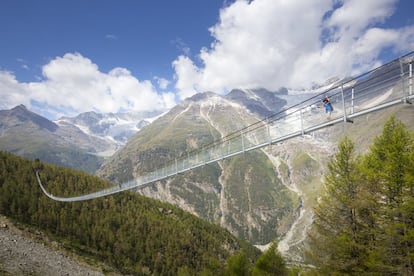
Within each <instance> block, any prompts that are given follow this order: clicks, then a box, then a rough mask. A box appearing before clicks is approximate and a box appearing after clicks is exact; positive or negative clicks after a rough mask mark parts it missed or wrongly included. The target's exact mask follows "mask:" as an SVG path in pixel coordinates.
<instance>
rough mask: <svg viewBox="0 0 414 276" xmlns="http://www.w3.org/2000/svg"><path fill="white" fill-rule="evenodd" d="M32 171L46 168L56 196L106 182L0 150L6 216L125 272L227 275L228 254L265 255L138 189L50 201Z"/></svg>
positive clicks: (0, 197)
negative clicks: (62, 201) (86, 198)
mask: <svg viewBox="0 0 414 276" xmlns="http://www.w3.org/2000/svg"><path fill="white" fill-rule="evenodd" d="M34 168H41V177H42V180H43V181H44V183H45V184H46V186H47V189H48V190H49V191H51V192H52V193H53V194H55V195H61V196H63V195H70V194H78V193H82V192H83V191H85V190H90V189H93V188H95V189H96V188H98V187H103V186H106V185H108V184H107V183H106V182H104V181H102V180H100V179H98V178H96V177H93V176H90V175H87V174H85V173H82V172H78V171H73V170H69V169H64V168H60V167H56V166H51V165H47V164H42V163H40V162H38V161H37V162H36V161H29V160H26V159H22V158H19V157H17V156H14V155H12V154H9V153H5V152H0V213H1V214H4V215H6V216H8V217H10V218H12V219H14V220H16V221H19V222H21V223H24V224H27V225H31V226H33V227H36V228H38V229H41V230H43V231H45V232H47V233H49V234H51V235H53V236H54V237H55V238H57V239H58V240H60V241H61V242H63V243H64V244H65V245H66V246H67V247H70V248H73V249H75V250H76V251H77V252H78V253H81V254H83V255H87V256H89V257H93V258H96V259H99V260H101V261H105V262H107V263H108V264H111V265H112V266H114V267H116V268H117V269H119V270H120V271H121V272H122V273H132V274H145V273H149V274H156V275H176V274H177V273H179V272H186V273H188V274H189V275H194V274H197V273H200V272H203V271H204V272H210V273H215V274H221V273H222V272H223V270H224V267H225V261H226V259H227V258H228V257H230V256H232V255H235V254H238V253H240V252H243V254H245V255H246V256H247V258H248V259H249V260H250V262H251V263H253V262H254V261H255V260H256V259H257V257H258V255H259V254H260V252H259V251H258V250H257V249H256V248H254V247H253V246H251V245H249V244H247V243H244V242H242V241H240V240H238V239H236V238H235V237H234V236H232V235H231V234H230V233H229V232H228V231H226V230H224V229H222V228H220V227H217V226H215V225H212V224H210V223H208V222H206V221H203V220H200V219H198V218H196V217H195V216H193V215H191V214H189V213H186V212H184V211H183V210H181V209H179V208H177V207H175V206H172V205H170V204H165V203H161V202H159V201H155V200H152V199H148V198H145V197H142V196H140V195H138V194H135V193H129V192H125V193H120V194H117V195H115V196H110V197H106V198H101V199H97V200H91V201H85V202H75V203H60V202H55V201H52V200H50V199H49V198H47V197H46V196H44V195H43V194H42V192H41V190H40V188H39V187H38V185H37V184H36V179H35V174H34Z"/></svg>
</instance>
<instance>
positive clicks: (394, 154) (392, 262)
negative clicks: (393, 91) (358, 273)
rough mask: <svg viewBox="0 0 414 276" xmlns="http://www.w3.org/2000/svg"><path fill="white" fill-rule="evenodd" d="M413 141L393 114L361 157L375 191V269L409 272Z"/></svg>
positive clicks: (413, 255)
mask: <svg viewBox="0 0 414 276" xmlns="http://www.w3.org/2000/svg"><path fill="white" fill-rule="evenodd" d="M413 150H414V142H413V138H412V136H411V135H410V133H409V132H408V131H407V130H406V127H405V126H404V125H403V124H402V123H401V122H400V121H398V120H397V119H396V118H395V117H394V116H392V117H391V118H390V119H389V120H388V121H387V122H386V124H385V125H384V130H383V132H382V134H381V135H380V136H378V137H376V138H375V141H374V144H373V145H372V147H371V149H370V153H368V154H367V156H366V158H365V160H364V166H365V172H366V178H367V183H368V184H369V185H370V186H372V187H376V188H375V190H376V193H378V195H377V198H378V203H379V204H378V206H379V208H378V209H377V215H376V217H377V220H378V226H379V227H378V229H377V235H376V238H375V240H374V241H375V242H374V243H373V246H372V250H371V263H372V266H373V267H372V268H373V270H374V271H377V272H381V273H389V274H398V275H412V274H413V273H414V271H413V261H414V237H413V234H414V233H413V231H414V230H413V229H414V199H413V196H414V193H413V185H414V183H413V179H414V169H413V167H414V154H413Z"/></svg>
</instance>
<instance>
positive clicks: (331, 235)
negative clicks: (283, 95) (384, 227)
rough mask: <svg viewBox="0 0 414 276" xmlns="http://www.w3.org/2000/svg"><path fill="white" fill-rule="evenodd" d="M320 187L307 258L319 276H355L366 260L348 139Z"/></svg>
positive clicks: (355, 163)
mask: <svg viewBox="0 0 414 276" xmlns="http://www.w3.org/2000/svg"><path fill="white" fill-rule="evenodd" d="M324 184H325V186H324V187H325V193H324V194H323V195H322V197H321V198H320V201H319V203H318V205H317V207H316V208H315V220H314V224H313V226H314V228H313V231H311V233H310V234H309V236H310V245H311V251H312V253H311V254H310V258H311V260H312V261H313V262H314V263H315V264H316V265H317V266H318V267H319V268H320V269H321V272H322V273H323V274H324V273H332V272H338V273H345V274H357V273H358V272H359V271H361V269H363V265H362V264H363V263H364V259H365V257H366V252H365V246H364V242H363V241H364V240H365V233H366V232H365V229H364V225H363V224H362V223H361V220H360V217H359V216H360V214H359V213H360V205H359V194H360V190H361V183H360V175H359V173H358V161H357V157H356V156H355V153H354V144H353V142H352V141H351V140H350V139H349V138H348V137H345V138H344V139H343V140H342V141H341V142H340V143H339V146H338V152H337V154H336V155H335V156H334V158H332V159H331V160H330V161H329V163H328V173H327V174H326V175H325V179H324Z"/></svg>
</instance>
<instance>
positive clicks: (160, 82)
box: [154, 77, 170, 90]
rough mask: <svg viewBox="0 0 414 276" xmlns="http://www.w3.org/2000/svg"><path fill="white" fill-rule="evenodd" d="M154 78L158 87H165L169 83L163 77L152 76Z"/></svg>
mask: <svg viewBox="0 0 414 276" xmlns="http://www.w3.org/2000/svg"><path fill="white" fill-rule="evenodd" d="M154 79H155V80H156V81H157V84H158V87H159V88H160V89H162V90H165V89H167V87H168V85H169V84H170V81H169V80H167V79H164V78H160V77H154Z"/></svg>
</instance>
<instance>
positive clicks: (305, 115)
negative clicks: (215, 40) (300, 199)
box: [36, 52, 414, 202]
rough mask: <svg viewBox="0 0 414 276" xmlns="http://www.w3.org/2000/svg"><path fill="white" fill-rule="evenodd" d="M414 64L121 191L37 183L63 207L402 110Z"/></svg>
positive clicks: (333, 92) (352, 84) (385, 71)
mask: <svg viewBox="0 0 414 276" xmlns="http://www.w3.org/2000/svg"><path fill="white" fill-rule="evenodd" d="M413 61H414V52H411V53H408V54H406V55H404V56H402V57H400V58H398V59H395V60H393V61H391V62H389V63H387V64H384V65H382V66H381V67H378V68H376V69H374V70H372V71H369V72H367V73H365V74H362V75H360V76H358V77H355V78H352V79H349V80H346V81H344V82H342V83H340V84H337V85H335V86H333V87H331V88H329V89H327V90H325V91H322V92H321V93H320V94H318V95H317V96H313V97H311V98H309V99H307V100H306V101H303V102H301V103H299V104H296V105H294V106H291V107H289V108H286V109H284V110H282V111H281V112H278V113H276V114H274V115H272V116H270V117H268V118H266V119H265V120H262V121H260V122H258V123H255V124H252V125H249V126H248V127H246V128H244V129H241V130H239V131H237V132H234V133H232V134H230V135H228V136H226V137H223V138H221V139H220V140H217V141H215V142H213V143H211V144H208V145H205V146H203V147H202V148H200V149H198V150H197V151H193V152H188V153H187V154H186V155H187V156H186V157H184V158H180V159H175V160H174V161H173V162H171V163H169V164H167V165H166V166H164V167H162V168H159V169H157V170H155V171H153V172H151V173H148V174H146V175H142V176H140V177H138V178H136V179H134V180H131V181H129V182H125V183H122V184H120V185H116V186H112V187H110V188H106V189H102V190H100V191H97V192H93V193H89V194H84V195H79V196H73V197H59V196H55V195H52V194H50V193H48V192H47V190H46V189H45V187H44V186H43V184H42V182H41V179H40V175H39V172H38V171H36V177H37V181H38V183H39V186H40V188H41V189H42V191H43V192H44V193H45V195H46V196H48V197H49V198H51V199H53V200H56V201H63V202H73V201H82V200H89V199H94V198H99V197H104V196H108V195H112V194H115V193H119V192H122V191H126V190H130V189H134V188H143V187H146V186H148V185H150V184H152V183H154V182H156V181H159V180H162V179H165V178H168V177H170V176H174V175H177V174H179V173H184V172H187V171H190V170H193V169H195V168H198V167H201V166H204V165H207V164H210V163H213V162H217V161H220V160H223V159H225V158H229V157H232V156H235V155H238V154H242V153H245V152H248V151H251V150H256V149H260V148H262V147H266V146H269V145H272V144H276V143H279V142H282V141H285V140H288V139H292V138H294V137H297V136H301V135H305V134H307V133H311V132H313V131H316V130H319V129H323V128H326V127H330V126H333V125H335V124H338V123H348V122H352V120H353V119H354V118H356V117H358V116H362V115H364V114H367V113H370V112H374V111H377V110H380V109H384V108H388V107H391V106H394V105H397V104H405V103H411V101H412V100H413V98H414V95H413ZM325 96H328V97H329V98H330V101H331V103H332V105H333V107H334V111H333V113H332V115H331V118H330V120H327V115H326V114H325V110H323V107H322V109H321V105H322V102H321V100H322V98H323V97H325Z"/></svg>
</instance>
